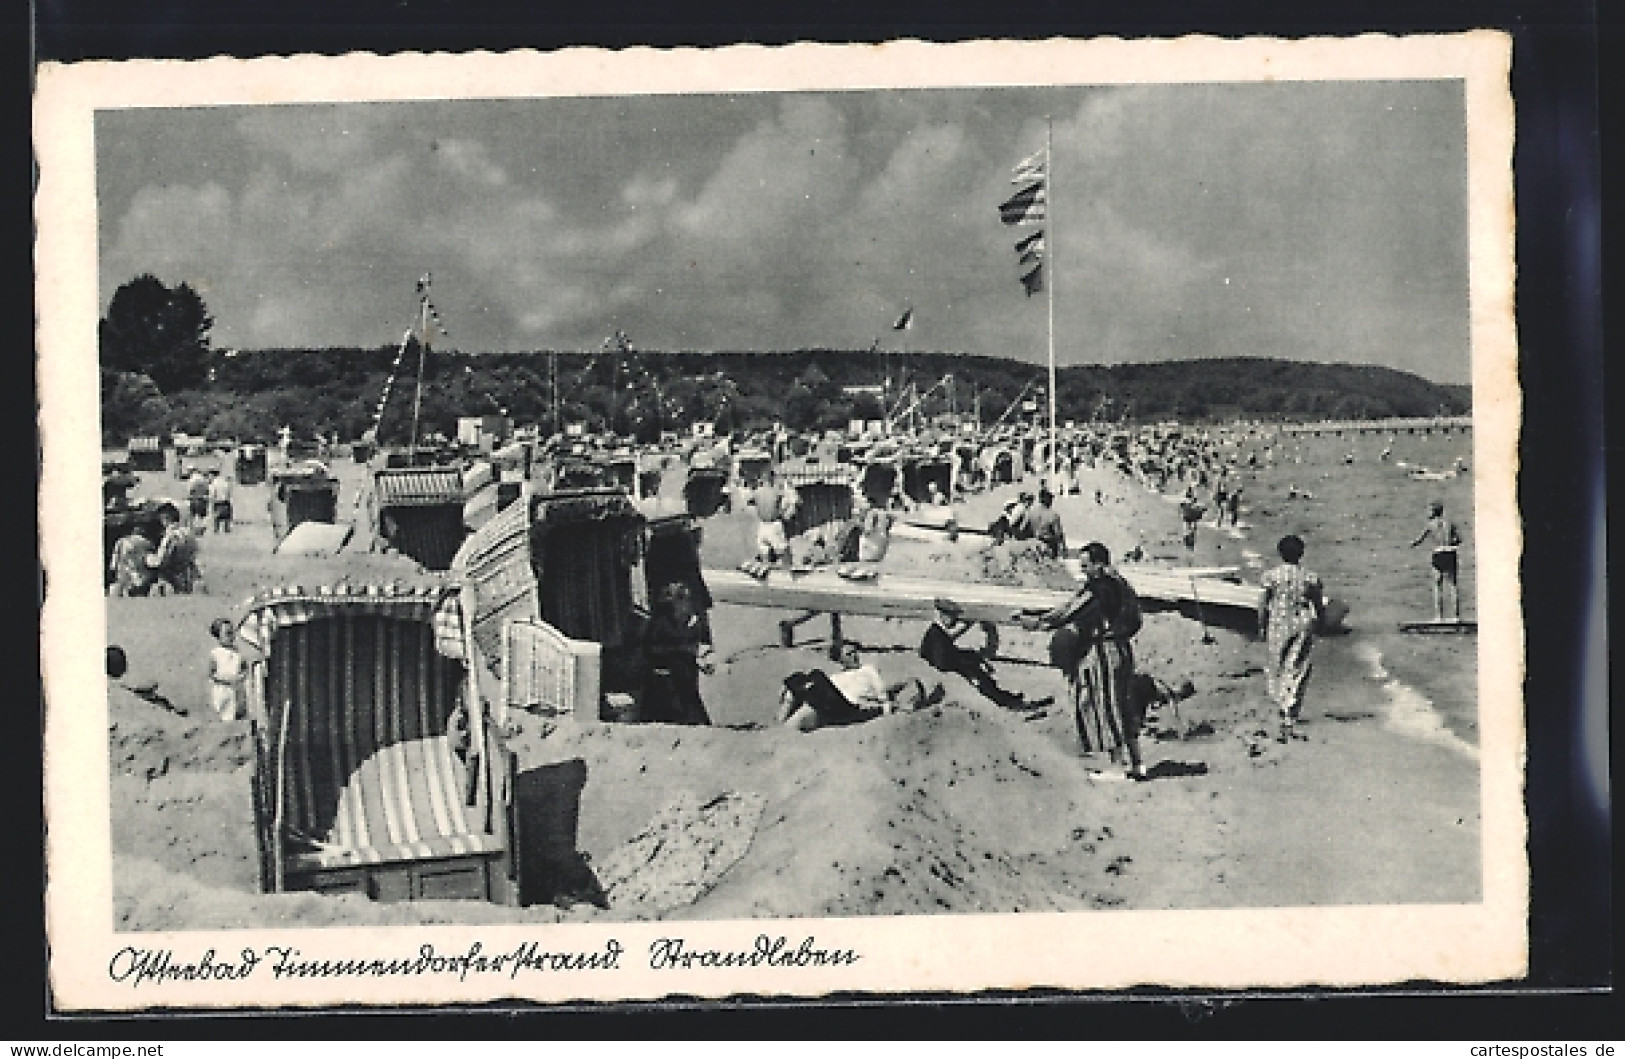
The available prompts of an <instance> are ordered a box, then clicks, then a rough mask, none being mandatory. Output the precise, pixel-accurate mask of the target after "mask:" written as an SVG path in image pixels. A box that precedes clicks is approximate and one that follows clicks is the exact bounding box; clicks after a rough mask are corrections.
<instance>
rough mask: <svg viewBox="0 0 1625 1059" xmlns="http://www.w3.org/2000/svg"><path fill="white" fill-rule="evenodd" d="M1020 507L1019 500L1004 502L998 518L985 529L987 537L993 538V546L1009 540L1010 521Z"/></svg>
mask: <svg viewBox="0 0 1625 1059" xmlns="http://www.w3.org/2000/svg"><path fill="white" fill-rule="evenodd" d="M1020 506H1021V501H1020V500H1006V501H1005V502H1004V510H1003V511H1001V512H999V517H998V518H996V519H994V520H993V522H992V523H991V524H990V525H989V526H988V527H987V535H988V536H989V537H992V538H993V543H994V544H996V545H997V544H1003V543H1004V542H1005V541H1007V540H1009V539H1010V520H1011V519H1012V518H1013V517H1014V516H1015V514H1016V511H1017V509H1019V508H1020Z"/></svg>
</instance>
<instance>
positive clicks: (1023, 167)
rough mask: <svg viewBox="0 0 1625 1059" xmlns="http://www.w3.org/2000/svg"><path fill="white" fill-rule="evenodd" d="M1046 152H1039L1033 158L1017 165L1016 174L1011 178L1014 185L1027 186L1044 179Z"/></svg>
mask: <svg viewBox="0 0 1625 1059" xmlns="http://www.w3.org/2000/svg"><path fill="white" fill-rule="evenodd" d="M1044 162H1045V158H1044V152H1043V151H1039V152H1037V153H1036V154H1034V155H1033V156H1032V157H1031V158H1025V159H1023V160H1022V161H1020V162H1018V163H1016V168H1015V173H1014V175H1013V176H1011V177H1010V183H1012V184H1026V183H1030V182H1031V181H1034V180H1042V179H1044V169H1045V166H1044Z"/></svg>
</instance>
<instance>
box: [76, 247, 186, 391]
mask: <svg viewBox="0 0 1625 1059" xmlns="http://www.w3.org/2000/svg"><path fill="white" fill-rule="evenodd" d="M213 326H214V320H213V319H212V318H211V317H210V316H209V313H208V310H207V309H206V308H205V307H204V304H203V299H202V298H201V297H199V296H198V293H197V291H195V290H193V289H192V287H191V286H190V285H189V284H187V283H181V284H178V285H177V286H175V287H167V286H165V285H164V282H163V281H162V280H160V279H158V278H157V277H156V276H153V275H150V274H143V275H140V276H137V277H136V278H135V279H132V280H130V281H129V282H128V283H126V284H124V285H123V286H122V287H120V288H119V289H118V290H116V291H114V292H113V300H112V301H111V302H109V303H108V306H107V315H106V316H105V317H103V318H102V321H101V327H100V342H101V357H102V366H103V367H104V368H107V369H108V370H110V371H117V372H131V373H135V374H141V375H145V376H147V377H148V378H150V379H151V380H152V381H153V382H154V383H156V384H157V386H158V388H159V389H160V390H161V391H163V392H164V393H166V394H169V393H174V392H176V391H177V390H185V389H191V388H193V387H196V386H201V385H202V384H203V383H204V382H206V381H208V378H209V359H210V353H209V329H210V328H212V327H213Z"/></svg>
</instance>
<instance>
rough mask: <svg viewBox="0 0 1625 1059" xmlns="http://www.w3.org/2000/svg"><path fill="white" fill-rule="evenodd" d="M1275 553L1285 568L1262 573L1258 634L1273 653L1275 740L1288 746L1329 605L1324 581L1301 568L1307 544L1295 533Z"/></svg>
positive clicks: (1270, 675) (1271, 680) (1271, 677)
mask: <svg viewBox="0 0 1625 1059" xmlns="http://www.w3.org/2000/svg"><path fill="white" fill-rule="evenodd" d="M1276 551H1278V552H1279V553H1280V555H1281V565H1280V566H1277V567H1276V568H1275V569H1273V570H1270V571H1268V572H1267V573H1265V574H1264V577H1263V582H1262V583H1263V587H1264V597H1263V600H1262V601H1261V602H1260V603H1259V606H1258V629H1259V632H1261V633H1263V635H1264V642H1265V644H1266V646H1267V649H1268V651H1269V662H1268V671H1267V672H1268V679H1269V693H1270V698H1272V699H1274V700H1275V704H1276V706H1277V707H1278V708H1279V709H1280V711H1281V734H1280V735H1279V736H1278V737H1277V739H1276V741H1277V742H1281V743H1284V742H1286V741H1287V740H1288V739H1291V738H1293V737H1294V736H1295V734H1296V733H1295V731H1294V728H1295V726H1296V724H1297V721H1298V716H1299V715H1300V714H1301V713H1302V712H1303V692H1304V686H1305V685H1306V684H1307V683H1308V682H1309V673H1310V671H1311V669H1312V668H1313V666H1312V665H1311V664H1310V661H1309V656H1310V653H1311V652H1312V651H1313V650H1314V646H1315V629H1316V628H1317V627H1318V625H1319V624H1320V620H1321V614H1322V613H1323V612H1324V610H1325V606H1326V601H1325V596H1324V594H1323V593H1322V590H1321V584H1320V577H1319V576H1318V575H1316V574H1314V573H1311V572H1310V571H1308V570H1305V569H1304V568H1303V567H1302V566H1300V565H1298V564H1299V562H1300V560H1302V559H1303V551H1304V546H1303V539H1302V538H1301V537H1298V536H1297V535H1295V534H1289V535H1287V536H1285V537H1282V538H1281V541H1280V543H1279V544H1277V545H1276Z"/></svg>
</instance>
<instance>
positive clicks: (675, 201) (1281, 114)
mask: <svg viewBox="0 0 1625 1059" xmlns="http://www.w3.org/2000/svg"><path fill="white" fill-rule="evenodd" d="M1046 118H1048V119H1049V120H1050V121H1051V122H1052V123H1053V143H1054V155H1053V159H1052V162H1053V165H1052V168H1051V171H1050V174H1049V179H1050V185H1049V189H1048V190H1049V194H1050V204H1049V212H1050V215H1049V217H1048V218H1047V219H1046V221H1045V223H1044V224H1042V225H1032V226H1007V225H1005V224H1003V223H1002V222H1001V220H1000V217H999V213H998V208H997V207H998V205H999V203H1000V202H1002V201H1004V200H1005V199H1006V198H1008V197H1009V196H1010V195H1011V193H1012V192H1013V191H1014V190H1016V188H1015V187H1013V186H1012V184H1011V171H1012V168H1013V167H1014V166H1015V165H1016V164H1017V163H1018V162H1020V161H1021V160H1022V159H1024V158H1026V157H1029V156H1031V155H1032V154H1034V153H1035V152H1038V151H1040V150H1042V149H1043V148H1044V145H1045V140H1046ZM96 148H97V195H98V204H97V205H98V218H99V224H100V245H101V257H100V261H99V267H100V276H99V282H100V293H101V305H102V307H103V309H104V311H105V308H106V306H107V303H108V301H109V300H110V299H111V297H112V294H113V291H114V290H115V289H116V288H117V287H118V285H119V284H121V283H123V282H125V281H127V280H129V279H131V278H133V277H134V276H136V275H139V274H141V273H144V272H150V273H152V274H154V275H156V276H158V277H159V278H160V279H162V280H164V281H165V282H166V283H170V284H175V283H179V282H181V281H186V282H188V283H190V284H192V285H193V286H194V287H195V288H197V290H198V291H199V292H200V293H201V294H202V295H203V298H204V300H205V302H206V303H207V305H208V307H209V309H210V312H211V313H212V315H213V317H214V319H215V328H214V332H213V340H214V344H215V345H216V346H217V347H224V348H240V349H259V348H270V347H284V348H287V347H320V346H367V347H372V346H380V345H392V344H394V343H396V342H399V341H400V339H401V336H402V334H403V332H404V331H405V330H406V329H407V328H408V327H409V326H410V325H411V323H412V320H413V317H414V313H415V310H416V294H415V285H416V281H417V279H418V277H420V276H422V275H424V274H425V273H428V274H431V275H432V277H433V287H432V295H433V299H434V303H435V305H436V307H437V309H438V310H439V312H440V314H441V317H442V319H443V321H444V323H445V328H446V331H447V333H448V335H449V341H448V340H446V339H440V340H439V343H440V345H441V346H442V347H443V348H457V349H460V350H463V351H465V352H480V351H497V350H515V351H518V350H544V349H596V348H599V347H600V346H601V345H602V343H603V340H604V338H605V337H606V336H608V335H610V334H612V333H614V332H615V331H616V330H617V329H619V330H623V331H625V332H626V333H627V335H628V336H630V338H631V340H632V342H633V344H634V345H635V346H636V347H637V348H640V349H647V350H675V349H731V350H738V349H758V350H772V349H798V348H815V347H826V348H867V347H868V346H869V345H870V343H871V342H874V341H875V340H877V339H878V340H879V341H880V342H881V344H882V347H883V348H886V349H911V350H933V351H948V352H965V353H980V354H987V355H992V356H1003V357H1013V358H1018V359H1021V360H1026V361H1031V362H1035V363H1042V362H1043V361H1044V360H1045V357H1046V352H1047V341H1048V333H1049V332H1048V322H1049V317H1048V294H1049V293H1050V292H1049V291H1046V292H1043V293H1040V294H1037V295H1034V296H1030V297H1029V296H1028V295H1026V294H1025V293H1024V291H1023V287H1022V284H1021V282H1020V269H1019V266H1018V262H1017V255H1016V252H1015V250H1014V244H1015V243H1016V241H1017V240H1019V239H1020V238H1022V237H1023V236H1025V235H1028V234H1031V233H1032V232H1034V231H1038V230H1043V231H1044V232H1045V236H1046V242H1047V244H1048V252H1049V254H1050V258H1049V260H1048V261H1047V262H1046V264H1045V267H1046V269H1047V275H1046V280H1047V281H1048V282H1049V283H1050V284H1052V287H1053V294H1054V311H1055V320H1054V340H1055V348H1056V361H1057V363H1058V364H1059V365H1061V366H1063V367H1064V366H1068V365H1074V364H1120V363H1125V362H1144V361H1162V360H1177V359H1188V358H1194V357H1204V356H1269V357H1289V358H1295V359H1303V360H1315V361H1328V362H1343V363H1358V364H1380V365H1386V366H1390V367H1394V368H1399V369H1402V370H1405V371H1411V372H1415V373H1416V374H1419V375H1422V376H1424V377H1426V378H1430V379H1434V380H1436V381H1440V382H1451V383H1465V382H1467V381H1469V376H1470V352H1469V345H1468V276H1467V264H1468V240H1467V226H1468V219H1467V198H1466V188H1467V159H1466V126H1465V104H1464V97H1463V93H1462V86H1461V83H1460V82H1458V81H1427V82H1417V81H1411V82H1274V83H1251V84H1190V85H1124V86H1101V87H1065V88H970V89H933V90H904V91H899V90H888V91H853V92H819V93H784V94H779V93H758V94H745V95H732V96H723V95H709V96H699V95H687V96H627V97H598V98H578V99H524V100H460V101H429V102H408V103H361V104H342V105H278V106H265V105H262V106H251V107H200V108H168V109H130V110H109V111H102V112H100V113H98V115H97V121H96ZM909 307H912V308H913V309H914V310H915V312H914V317H913V324H912V327H911V329H910V330H909V331H907V332H906V333H899V332H896V331H893V330H892V329H891V324H892V322H893V321H894V320H895V319H896V318H897V317H898V316H899V315H900V314H901V313H902V312H903V310H904V309H905V308H909Z"/></svg>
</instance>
